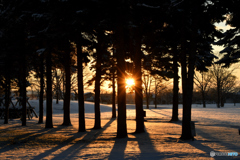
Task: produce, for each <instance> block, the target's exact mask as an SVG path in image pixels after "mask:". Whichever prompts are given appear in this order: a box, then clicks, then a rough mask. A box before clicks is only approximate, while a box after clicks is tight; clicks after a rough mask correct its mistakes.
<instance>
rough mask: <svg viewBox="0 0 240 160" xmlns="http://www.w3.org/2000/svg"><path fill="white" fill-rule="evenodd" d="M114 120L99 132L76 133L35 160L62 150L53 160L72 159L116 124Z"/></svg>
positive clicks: (93, 130)
mask: <svg viewBox="0 0 240 160" xmlns="http://www.w3.org/2000/svg"><path fill="white" fill-rule="evenodd" d="M114 120H115V119H110V120H109V122H107V123H106V124H105V125H104V127H103V128H101V129H98V130H96V129H92V130H90V131H87V132H78V133H75V134H73V136H72V137H70V138H68V139H67V140H65V141H64V142H62V143H61V144H59V145H57V146H56V147H54V148H52V149H50V150H47V151H45V152H43V153H41V154H39V155H37V156H35V157H34V158H36V159H42V158H46V157H48V156H50V155H52V154H53V153H54V152H56V151H58V150H60V153H59V154H56V155H55V157H53V158H52V159H63V158H64V159H69V158H70V157H72V156H74V155H77V154H78V153H80V152H81V150H82V149H83V148H86V147H87V146H88V145H89V144H91V143H93V142H94V141H95V140H96V139H97V137H98V136H99V135H101V134H102V133H103V131H104V130H106V129H107V128H108V127H109V126H110V125H111V124H112V123H113V122H114ZM65 147H68V148H65ZM61 150H63V151H61ZM78 158H79V157H78Z"/></svg>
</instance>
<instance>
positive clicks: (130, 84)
mask: <svg viewBox="0 0 240 160" xmlns="http://www.w3.org/2000/svg"><path fill="white" fill-rule="evenodd" d="M126 85H127V86H128V87H132V86H133V85H135V83H134V79H133V78H129V79H126Z"/></svg>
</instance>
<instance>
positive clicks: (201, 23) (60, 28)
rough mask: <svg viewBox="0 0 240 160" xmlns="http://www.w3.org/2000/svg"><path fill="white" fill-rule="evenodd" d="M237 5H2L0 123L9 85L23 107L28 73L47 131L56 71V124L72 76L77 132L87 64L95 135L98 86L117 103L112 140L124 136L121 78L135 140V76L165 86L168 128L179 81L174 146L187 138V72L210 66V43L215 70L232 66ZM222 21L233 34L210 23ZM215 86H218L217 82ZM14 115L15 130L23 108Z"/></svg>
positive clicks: (59, 1)
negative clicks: (131, 104) (169, 86)
mask: <svg viewBox="0 0 240 160" xmlns="http://www.w3.org/2000/svg"><path fill="white" fill-rule="evenodd" d="M238 6H240V0H229V1H222V0H198V1H191V0H163V1H154V0H148V1H146V0H141V1H140V0H130V1H127V0H116V1H110V0H89V1H76V0H51V1H48V0H11V1H8V0H2V1H1V5H0V44H1V47H0V57H1V59H0V67H1V70H0V73H1V74H0V75H1V77H0V82H1V85H0V86H1V87H2V88H3V90H4V94H5V120H4V123H5V124H7V123H8V116H9V111H8V108H9V103H10V100H9V97H10V91H11V85H12V83H17V84H18V87H19V92H20V96H21V97H23V102H24V101H26V87H27V84H28V83H27V77H28V76H29V72H30V71H34V72H35V73H36V74H35V76H36V78H39V79H40V97H39V108H40V109H39V111H40V112H39V123H43V94H44V88H45V89H46V97H47V98H46V121H45V127H46V128H52V127H53V120H52V97H53V95H52V91H53V90H54V89H53V79H54V76H55V79H56V81H57V80H60V79H58V78H57V75H54V72H53V71H54V70H56V69H59V70H61V71H62V72H63V73H64V77H63V78H64V81H63V82H64V84H63V85H64V95H63V96H64V104H63V105H64V107H63V108H64V116H63V124H62V125H66V126H68V125H71V121H70V94H71V88H72V86H71V85H72V83H71V81H72V79H71V75H72V74H73V73H76V74H77V77H76V79H77V82H78V83H77V87H76V88H77V91H76V92H77V94H78V104H79V132H82V131H85V113H84V81H83V78H84V74H83V67H84V65H86V64H87V63H89V62H90V58H91V59H93V61H94V63H93V64H92V69H94V71H95V74H94V77H93V78H92V81H89V83H93V84H94V88H95V89H94V92H95V102H94V104H95V125H94V128H95V129H100V128H101V117H100V86H101V84H102V82H103V81H104V80H111V81H112V87H113V95H115V94H117V102H118V116H117V137H119V138H121V137H126V136H127V123H126V88H125V79H126V77H128V76H131V77H134V79H135V87H134V91H135V105H136V133H141V132H144V131H145V130H144V118H143V115H144V113H143V88H142V85H143V83H144V81H143V74H144V73H143V71H147V73H148V74H150V75H152V76H156V77H157V76H158V77H162V78H164V79H170V78H172V79H173V111H172V119H171V121H177V120H178V99H179V97H178V92H179V87H178V86H179V78H180V77H181V80H182V84H181V86H182V104H183V119H182V135H181V139H184V140H185V139H192V138H193V135H192V133H191V105H192V97H193V86H194V75H195V71H196V70H197V71H200V72H201V73H205V72H207V71H208V68H209V67H210V66H212V65H213V63H214V59H215V58H217V57H216V56H215V55H214V54H213V53H212V50H213V48H212V44H215V45H223V46H224V50H223V51H221V52H222V53H224V56H223V58H222V59H220V60H218V61H217V62H216V63H218V64H225V66H226V67H229V66H230V65H231V64H232V63H236V62H238V60H239V56H240V54H239V48H240V47H239V46H240V44H239V42H240V36H239V27H240V23H239V22H240V21H239V17H240V15H239V11H238ZM223 21H225V22H226V24H228V25H230V26H231V27H233V28H232V29H230V30H228V31H226V32H225V33H224V32H223V31H221V30H217V28H216V27H215V26H214V24H215V23H216V22H223ZM179 67H181V76H180V77H179V75H178V68H179ZM220 68H221V67H220ZM228 77H230V76H228ZM115 83H117V87H116V89H115ZM217 85H218V86H220V87H221V84H220V82H219V81H217ZM54 87H59V86H54ZM221 89H222V88H219V91H218V92H219V93H220V91H221ZM116 91H117V92H116ZM219 96H220V98H221V95H220V94H219ZM112 97H113V98H115V96H112ZM112 102H115V99H113V100H112ZM218 104H220V99H219V102H218ZM112 105H113V107H112V108H113V112H112V115H113V116H112V117H113V118H116V106H115V103H113V104H112ZM22 109H23V112H22V114H23V115H22V117H23V118H22V125H23V126H25V125H26V118H25V117H26V103H23V105H22Z"/></svg>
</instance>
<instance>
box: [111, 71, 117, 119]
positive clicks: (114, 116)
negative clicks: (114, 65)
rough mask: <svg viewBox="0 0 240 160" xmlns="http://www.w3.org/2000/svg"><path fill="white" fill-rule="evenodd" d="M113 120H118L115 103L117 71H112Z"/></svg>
mask: <svg viewBox="0 0 240 160" xmlns="http://www.w3.org/2000/svg"><path fill="white" fill-rule="evenodd" d="M112 89H113V92H112V118H116V117H117V116H116V103H115V97H116V90H115V69H113V71H112Z"/></svg>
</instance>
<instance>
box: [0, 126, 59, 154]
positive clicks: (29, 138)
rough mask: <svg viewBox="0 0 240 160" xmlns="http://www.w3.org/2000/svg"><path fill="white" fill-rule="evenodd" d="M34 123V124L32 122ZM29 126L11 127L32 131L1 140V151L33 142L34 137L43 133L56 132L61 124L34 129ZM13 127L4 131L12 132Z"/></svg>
mask: <svg viewBox="0 0 240 160" xmlns="http://www.w3.org/2000/svg"><path fill="white" fill-rule="evenodd" d="M34 125H36V124H34ZM31 127H32V126H31V125H28V126H16V127H13V128H14V130H15V131H16V130H17V129H18V128H19V129H20V130H22V129H26V130H28V129H29V131H30V130H32V132H30V133H25V134H20V135H17V136H15V137H14V138H13V139H12V140H10V141H5V142H1V145H4V146H1V147H0V148H1V153H4V152H7V151H10V150H13V149H15V148H19V147H20V146H22V145H25V144H26V143H29V142H34V140H35V139H36V138H38V137H40V136H42V135H44V134H51V133H55V132H57V131H59V130H61V129H62V128H63V127H61V126H57V127H54V128H43V129H38V130H36V129H31ZM13 128H10V129H9V128H8V129H5V131H10V132H12V129H13ZM13 132H14V131H13Z"/></svg>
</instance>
